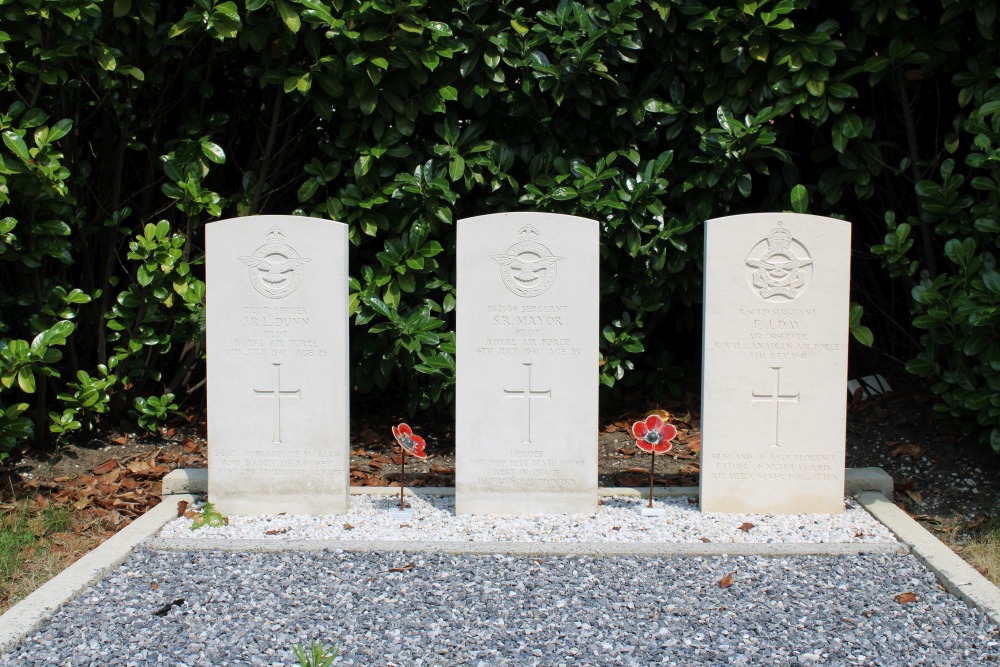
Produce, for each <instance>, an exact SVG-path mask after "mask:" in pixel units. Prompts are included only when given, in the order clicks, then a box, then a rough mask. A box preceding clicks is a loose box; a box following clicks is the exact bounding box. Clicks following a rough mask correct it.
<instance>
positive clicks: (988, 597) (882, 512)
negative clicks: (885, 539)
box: [858, 492, 1000, 626]
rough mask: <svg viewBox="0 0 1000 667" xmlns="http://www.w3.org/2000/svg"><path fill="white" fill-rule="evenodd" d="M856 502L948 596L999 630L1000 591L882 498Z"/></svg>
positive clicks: (872, 495) (861, 498)
mask: <svg viewBox="0 0 1000 667" xmlns="http://www.w3.org/2000/svg"><path fill="white" fill-rule="evenodd" d="M858 502H859V503H860V504H861V506H862V507H864V508H865V509H866V510H868V512H870V513H871V515H872V516H874V517H875V518H876V519H878V520H879V521H880V522H882V524H883V525H884V526H885V527H886V528H888V529H889V530H891V531H892V532H893V534H894V535H895V536H896V538H897V539H898V540H899V541H900V542H903V543H904V544H906V545H907V546H908V547H909V549H910V551H911V553H913V555H914V556H916V557H917V558H918V559H919V560H920V561H921V562H922V563H923V564H924V565H926V566H927V568H928V569H929V570H930V571H931V572H933V573H934V574H935V575H937V578H938V579H939V580H940V581H941V584H942V585H943V586H944V587H945V589H946V590H947V591H948V592H949V593H952V594H954V595H957V596H958V597H960V598H962V599H963V600H965V601H966V602H968V603H969V604H971V605H973V606H976V607H978V608H979V609H981V610H982V611H983V613H985V614H986V615H987V616H989V618H990V620H991V621H993V622H994V623H995V624H997V625H998V626H1000V588H997V587H996V586H995V585H994V584H993V582H991V581H990V580H989V579H987V578H986V577H984V576H983V575H981V574H980V573H979V572H978V571H976V569H975V568H974V567H972V566H971V565H969V564H968V563H966V562H965V561H964V560H962V558H961V557H960V556H959V555H958V554H956V553H955V552H954V551H952V550H951V549H949V548H948V547H947V546H945V545H944V544H942V542H941V541H940V540H939V539H937V538H936V537H934V535H933V534H932V533H931V532H930V531H928V530H927V529H926V528H924V527H923V526H921V525H920V524H919V523H917V522H916V521H914V520H913V519H911V518H910V516H909V515H908V514H907V513H906V512H904V511H903V510H901V509H900V508H899V507H897V506H896V504H895V503H893V502H892V501H890V500H887V499H886V497H885V496H883V495H881V494H879V493H874V492H865V493H861V494H860V495H858Z"/></svg>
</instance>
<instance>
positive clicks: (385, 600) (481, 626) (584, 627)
mask: <svg viewBox="0 0 1000 667" xmlns="http://www.w3.org/2000/svg"><path fill="white" fill-rule="evenodd" d="M410 563H413V567H412V569H409V568H406V566H408V565H409V564H410ZM393 568H404V571H397V572H392V571H390V570H391V569H393ZM729 573H732V582H733V583H732V585H731V586H729V587H727V588H723V587H720V585H719V582H720V580H721V579H723V578H724V577H725V576H726V575H727V574H729ZM905 592H912V593H914V594H915V595H916V601H915V602H912V603H909V604H900V603H899V602H898V601H897V600H896V599H895V596H896V595H898V594H901V593H905ZM178 600H183V602H180V603H177V604H174V605H172V606H170V607H169V609H168V610H167V611H166V612H165V613H163V615H161V616H157V615H155V614H154V612H156V611H158V610H161V611H162V610H163V608H164V607H165V606H166V605H168V603H171V602H175V601H178ZM311 638H319V639H322V640H325V641H327V642H329V643H332V644H335V645H336V646H337V647H339V648H340V649H341V658H339V659H338V660H337V662H336V663H335V664H336V665H364V666H366V667H367V666H386V667H389V666H392V667H403V666H407V667H409V666H410V665H422V666H432V665H440V666H445V665H447V666H454V665H476V666H480V665H481V666H484V667H485V666H489V667H493V666H515V665H516V666H522V665H530V666H545V667H554V666H558V665H574V666H578V665H579V666H583V665H594V666H597V665H601V666H603V665H623V666H633V665H634V666H647V665H676V666H678V667H682V666H683V667H687V666H691V665H782V666H807V665H808V666H809V667H812V666H814V665H831V666H832V665H838V666H839V665H880V666H886V667H891V666H895V665H900V666H902V665H906V666H910V665H938V666H946V665H962V666H963V667H964V666H970V665H971V666H976V665H997V664H1000V632H998V629H997V628H996V626H994V625H992V624H991V623H990V622H989V621H988V619H987V618H986V616H985V615H984V614H983V613H981V612H980V611H978V610H976V609H973V608H970V607H968V606H967V605H966V604H965V603H963V602H962V601H961V600H959V599H957V598H955V597H953V596H951V595H949V594H947V593H945V592H944V591H943V590H942V589H941V588H940V586H939V585H938V583H937V582H936V580H935V579H934V577H933V576H932V575H931V574H930V573H929V572H927V570H926V569H924V568H923V567H922V566H921V565H920V564H919V563H918V562H917V561H916V559H914V558H913V557H912V556H909V555H874V554H863V555H858V556H840V557H837V558H823V557H814V556H797V557H782V558H761V557H747V556H719V557H696V558H679V557H670V558H667V557H660V558H657V557H653V558H622V557H611V558H593V557H567V556H551V557H542V558H538V557H530V558H528V557H515V556H495V555H494V556H475V555H440V554H430V555H429V554H414V553H405V552H386V553H357V552H350V551H339V550H338V551H313V552H308V553H306V552H278V553H240V552H221V551H214V552H212V551H199V552H177V551H153V550H150V549H146V548H140V549H139V550H137V551H136V552H135V553H133V554H132V556H130V557H129V559H128V560H126V561H125V563H123V564H122V565H121V566H120V567H119V568H118V569H117V570H115V571H113V572H112V573H111V574H109V575H108V576H107V577H105V579H104V580H103V581H101V582H100V583H99V584H98V585H97V586H95V587H93V588H91V589H88V590H87V591H85V592H84V593H82V594H81V595H79V596H78V597H77V598H76V599H75V600H74V601H72V602H71V603H69V604H68V605H67V606H66V607H64V608H63V609H62V610H60V611H59V612H57V613H56V614H55V616H53V618H52V619H50V620H49V621H48V622H47V623H45V624H44V625H43V626H42V627H41V628H40V629H39V631H38V632H36V633H35V634H33V635H32V636H30V637H28V638H27V639H26V640H25V641H24V642H22V643H21V644H20V645H18V647H17V648H16V649H15V650H14V651H13V652H11V653H8V654H6V655H4V656H2V657H0V665H2V666H4V667H8V666H9V667H13V666H15V665H17V666H18V667H31V666H41V665H46V666H47V665H60V666H62V665H88V666H89V665H108V666H118V665H121V666H130V665H171V666H173V667H201V666H203V665H204V666H209V665H211V666H217V665H295V664H297V662H296V661H295V659H294V656H293V653H292V650H291V645H292V644H293V643H295V642H299V641H301V642H308V641H309V640H310V639H311Z"/></svg>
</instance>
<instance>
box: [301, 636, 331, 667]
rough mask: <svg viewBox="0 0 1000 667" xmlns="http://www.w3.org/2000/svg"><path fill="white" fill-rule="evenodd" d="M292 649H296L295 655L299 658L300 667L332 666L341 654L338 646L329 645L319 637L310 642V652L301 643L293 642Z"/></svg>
mask: <svg viewBox="0 0 1000 667" xmlns="http://www.w3.org/2000/svg"><path fill="white" fill-rule="evenodd" d="M292 650H294V651H295V657H296V658H298V660H299V665H300V667H330V665H331V664H333V661H334V660H336V659H337V656H338V655H339V654H340V651H339V650H337V647H335V646H327V645H326V644H324V643H323V642H322V641H319V640H317V639H314V640H312V642H311V643H310V644H309V653H308V654H307V653H306V650H305V649H304V648H302V644H299V643H296V644H293V645H292Z"/></svg>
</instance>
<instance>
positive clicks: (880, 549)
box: [145, 538, 908, 558]
mask: <svg viewBox="0 0 1000 667" xmlns="http://www.w3.org/2000/svg"><path fill="white" fill-rule="evenodd" d="M195 541H196V542H197V545H196V546H195V545H192V542H195ZM145 546H146V547H147V548H149V549H155V550H159V551H192V550H197V551H232V552H253V553H277V552H282V551H325V550H337V551H361V552H371V551H404V552H407V553H445V554H478V555H496V554H501V555H505V556H593V557H595V558H602V557H611V556H640V557H670V556H683V557H695V556H729V555H740V556H762V557H766V558H776V557H784V556H856V555H858V554H903V553H907V552H908V549H907V548H906V547H905V546H904V545H902V544H900V543H898V542H881V543H879V542H874V543H828V544H801V543H788V542H786V543H770V544H762V543H755V542H743V543H739V542H727V543H712V542H709V543H707V544H706V543H700V542H699V543H683V544H671V543H665V542H636V543H628V542H625V543H623V542H446V541H436V540H379V541H364V540H322V541H320V540H282V541H281V542H280V543H278V542H275V541H273V540H233V539H204V540H201V539H200V540H188V539H160V538H153V539H151V540H149V541H148V542H146V543H145Z"/></svg>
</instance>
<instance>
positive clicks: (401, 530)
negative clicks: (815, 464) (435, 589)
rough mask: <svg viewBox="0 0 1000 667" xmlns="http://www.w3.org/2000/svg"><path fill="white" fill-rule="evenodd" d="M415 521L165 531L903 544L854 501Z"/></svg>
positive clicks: (267, 519) (309, 518) (382, 504)
mask: <svg viewBox="0 0 1000 667" xmlns="http://www.w3.org/2000/svg"><path fill="white" fill-rule="evenodd" d="M407 501H408V502H409V503H410V504H411V505H412V508H413V518H412V519H406V520H400V519H399V518H398V517H393V516H392V515H391V514H390V512H389V510H391V509H393V508H395V507H398V502H399V500H398V498H392V497H385V496H353V497H352V498H351V509H350V511H349V512H348V513H347V514H331V515H324V516H314V515H274V516H261V517H247V516H232V517H229V525H227V526H223V527H218V528H215V527H207V526H206V527H202V528H198V529H197V530H192V529H191V525H192V521H191V519H186V518H178V519H175V520H174V521H171V522H170V523H168V524H167V525H166V526H164V527H163V529H161V530H160V532H159V533H158V535H157V537H160V538H164V539H191V540H198V539H203V538H215V539H220V538H221V539H259V540H359V541H361V540H365V541H371V540H413V539H420V540H427V541H448V542H656V543H672V544H683V543H695V542H714V543H734V542H743V543H806V544H829V543H895V542H896V541H897V540H896V538H895V536H893V534H892V533H891V532H890V531H889V530H888V529H887V528H886V527H885V526H883V525H882V524H881V523H879V522H878V521H876V520H875V519H874V518H873V517H872V516H871V515H870V514H868V512H866V511H865V510H864V509H862V508H861V507H859V506H858V505H857V503H855V502H854V500H853V499H847V500H846V501H845V507H846V510H845V511H844V512H843V513H842V514H799V515H792V516H781V515H772V514H719V513H711V512H700V511H698V508H697V506H696V505H693V504H691V503H690V502H689V500H688V499H687V498H684V497H682V498H664V499H658V500H657V503H659V504H661V505H662V506H663V507H664V508H665V510H666V515H665V516H661V517H643V516H640V515H639V514H638V513H637V512H636V511H635V508H637V507H640V506H642V505H644V504H645V503H646V502H647V501H646V500H640V499H637V498H622V497H612V498H603V499H602V503H601V505H600V506H599V507H598V510H597V514H596V515H593V516H591V515H584V514H562V515H542V516H522V517H512V516H483V515H462V516H456V515H455V499H454V498H453V497H443V496H416V497H408V498H407Z"/></svg>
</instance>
